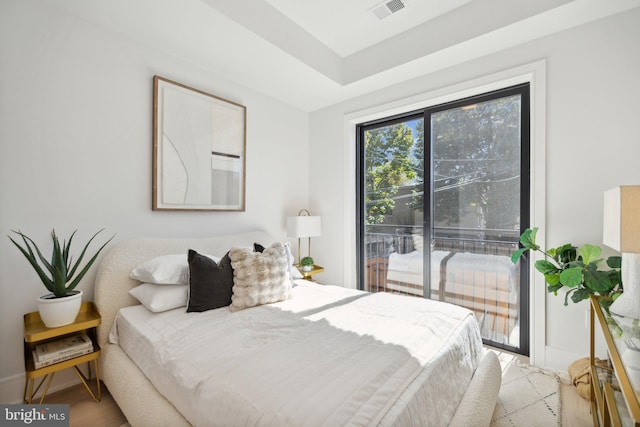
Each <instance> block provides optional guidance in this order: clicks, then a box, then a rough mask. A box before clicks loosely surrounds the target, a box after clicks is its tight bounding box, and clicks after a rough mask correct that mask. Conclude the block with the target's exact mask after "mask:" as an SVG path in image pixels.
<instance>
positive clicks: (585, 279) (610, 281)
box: [511, 227, 622, 307]
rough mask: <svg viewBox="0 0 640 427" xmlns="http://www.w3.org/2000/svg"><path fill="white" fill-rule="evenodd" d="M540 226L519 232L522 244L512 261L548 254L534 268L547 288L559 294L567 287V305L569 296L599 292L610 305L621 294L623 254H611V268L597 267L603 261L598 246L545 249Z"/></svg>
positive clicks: (582, 296)
mask: <svg viewBox="0 0 640 427" xmlns="http://www.w3.org/2000/svg"><path fill="white" fill-rule="evenodd" d="M537 232H538V228H537V227H536V228H532V229H527V230H525V231H524V232H523V233H522V235H520V244H521V245H522V247H521V248H520V249H518V250H516V251H514V252H513V253H512V254H511V261H513V263H514V264H515V263H517V262H518V260H519V259H520V258H521V257H522V255H524V253H525V252H527V251H537V252H540V253H542V254H543V255H544V256H545V259H543V260H538V261H536V263H535V268H536V270H538V271H539V272H540V273H542V274H543V275H544V279H545V281H546V283H547V291H548V292H553V294H554V295H558V291H559V290H560V289H562V288H563V287H566V288H568V290H567V292H566V294H565V298H564V305H565V306H566V305H568V298H569V296H571V300H572V301H573V302H574V303H577V302H580V301H582V300H584V299H587V298H589V295H598V296H601V297H605V298H603V303H604V304H605V305H606V306H607V307H608V306H609V305H611V303H612V302H613V301H614V300H615V299H616V298H617V297H618V296H620V294H622V276H621V274H620V265H621V257H619V256H610V257H609V258H607V259H606V264H607V266H608V267H609V268H610V270H598V267H599V265H600V264H601V262H602V261H603V259H602V258H600V254H601V252H602V250H601V249H600V247H599V246H594V245H589V244H586V245H583V246H580V247H579V248H577V247H576V246H574V245H572V244H571V243H566V244H564V245H562V246H558V247H557V248H553V249H549V250H547V251H544V250H542V249H541V248H540V246H538V245H537V244H536V234H537Z"/></svg>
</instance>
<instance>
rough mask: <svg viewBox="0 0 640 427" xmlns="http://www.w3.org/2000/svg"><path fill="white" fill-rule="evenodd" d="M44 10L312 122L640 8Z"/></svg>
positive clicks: (558, 4) (427, 4)
mask: <svg viewBox="0 0 640 427" xmlns="http://www.w3.org/2000/svg"><path fill="white" fill-rule="evenodd" d="M41 1H43V2H45V3H48V4H50V5H51V6H53V7H57V8H61V9H64V10H66V11H67V12H69V13H70V14H72V15H75V16H77V17H78V18H80V19H83V20H87V21H89V22H91V23H94V24H97V25H100V26H103V27H106V28H108V29H109V30H111V31H114V32H116V33H119V34H121V35H123V36H124V37H126V38H129V39H133V40H135V41H137V42H139V43H141V44H143V45H145V46H148V47H151V48H153V49H157V50H161V51H163V52H165V53H167V54H170V55H173V56H175V57H177V58H179V59H180V60H184V61H187V62H189V63H191V64H194V65H196V66H198V67H201V68H204V69H206V70H209V71H210V72H211V73H212V76H214V77H218V78H224V79H228V80H230V81H233V82H236V83H238V84H241V85H243V86H246V87H249V88H251V89H254V90H256V91H259V92H261V93H264V94H266V95H269V96H271V97H274V98H276V99H279V100H281V101H282V102H285V103H287V104H290V105H293V106H295V107H297V108H300V109H302V110H304V111H314V110H318V109H321V108H323V107H327V106H329V105H332V104H335V103H338V102H341V101H343V100H346V99H349V98H352V97H355V96H358V95H362V94H365V93H369V92H372V91H375V90H378V89H382V88H384V87H388V86H390V85H393V84H397V83H400V82H403V81H406V80H409V79H412V78H415V77H419V76H423V75H425V74H428V73H430V72H434V71H437V70H441V69H445V68H447V67H450V66H453V65H457V64H461V63H463V62H466V61H469V60H471V59H474V58H477V57H481V56H484V55H487V54H490V53H493V52H497V51H500V50H503V49H506V48H509V47H511V46H514V45H517V44H521V43H524V42H527V41H530V40H533V39H536V38H539V37H544V36H546V35H549V34H553V33H555V32H558V31H562V30H564V29H567V28H571V27H574V26H577V25H581V24H584V23H588V22H591V21H594V20H597V19H601V18H604V17H607V16H610V15H612V14H615V13H620V12H623V11H625V10H629V9H631V8H636V7H640V0H615V1H612V0H533V1H532V0H447V1H442V0H440V1H436V0H402V2H403V4H404V8H401V9H400V10H399V11H398V12H396V13H393V14H390V15H389V16H387V17H385V18H383V19H378V17H376V15H375V14H374V13H373V11H372V9H374V8H376V7H378V6H384V5H383V3H381V2H380V1H379V0H109V1H104V0H41ZM387 1H389V0H387ZM397 1H399V0H391V2H397ZM394 4H395V5H397V3H394ZM380 10H381V9H377V11H380ZM383 10H384V9H383ZM166 77H169V78H174V79H178V77H179V76H166ZM184 83H186V84H189V82H188V81H187V82H184Z"/></svg>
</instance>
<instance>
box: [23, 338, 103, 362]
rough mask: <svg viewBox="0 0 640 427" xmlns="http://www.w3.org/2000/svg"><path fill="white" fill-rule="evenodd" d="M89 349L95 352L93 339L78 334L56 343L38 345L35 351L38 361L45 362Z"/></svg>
mask: <svg viewBox="0 0 640 427" xmlns="http://www.w3.org/2000/svg"><path fill="white" fill-rule="evenodd" d="M87 349H91V350H93V342H92V341H91V338H89V336H88V335H87V334H76V335H70V336H68V337H64V338H60V339H57V340H55V341H49V342H45V343H42V344H38V345H36V346H35V349H34V350H35V355H36V356H37V360H38V361H39V362H44V361H46V360H52V359H58V358H60V357H62V356H66V355H69V354H76V353H78V352H79V351H81V350H87ZM74 357H75V356H74ZM34 360H35V358H34Z"/></svg>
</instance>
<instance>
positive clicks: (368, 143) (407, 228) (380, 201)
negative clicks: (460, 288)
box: [363, 118, 424, 296]
mask: <svg viewBox="0 0 640 427" xmlns="http://www.w3.org/2000/svg"><path fill="white" fill-rule="evenodd" d="M364 145H365V154H364V165H363V166H364V167H363V171H364V180H365V184H364V204H365V206H364V216H365V218H364V219H365V245H364V252H365V260H366V268H365V290H368V291H372V292H378V291H384V292H393V293H403V294H410V295H417V296H422V292H423V291H422V282H423V279H422V265H423V259H422V254H421V253H419V252H417V251H416V245H415V243H414V236H415V235H419V236H420V239H419V240H420V242H421V241H422V240H421V237H422V227H421V226H422V222H423V213H422V185H421V184H422V179H421V177H422V175H423V164H424V156H423V153H424V149H423V147H424V120H423V119H422V118H414V119H408V120H406V121H403V122H400V123H395V124H391V125H387V126H381V127H378V128H375V129H369V130H366V131H365V132H364ZM416 241H417V240H416ZM398 279H401V280H400V282H401V283H399V280H398Z"/></svg>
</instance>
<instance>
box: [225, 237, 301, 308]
mask: <svg viewBox="0 0 640 427" xmlns="http://www.w3.org/2000/svg"><path fill="white" fill-rule="evenodd" d="M229 258H231V267H233V295H232V296H231V306H230V307H229V308H230V310H231V311H237V310H243V309H245V308H249V307H253V306H256V305H261V304H268V303H272V302H276V301H282V300H285V299H288V298H289V297H290V295H291V281H290V280H288V262H287V254H286V250H285V248H284V246H283V245H282V243H274V244H273V245H271V247H270V248H266V249H265V250H264V251H263V252H262V253H260V252H254V251H253V249H247V248H232V249H231V250H230V251H229Z"/></svg>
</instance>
